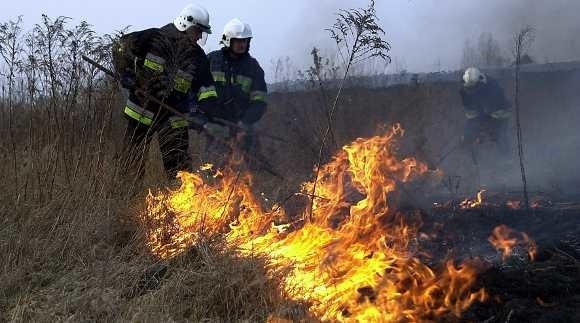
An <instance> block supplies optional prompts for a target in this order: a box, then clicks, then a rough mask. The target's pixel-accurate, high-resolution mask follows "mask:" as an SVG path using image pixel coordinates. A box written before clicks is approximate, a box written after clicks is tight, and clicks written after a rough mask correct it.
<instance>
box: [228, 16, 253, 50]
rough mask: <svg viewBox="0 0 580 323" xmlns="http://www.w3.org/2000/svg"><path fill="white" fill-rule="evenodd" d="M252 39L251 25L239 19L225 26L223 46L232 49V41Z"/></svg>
mask: <svg viewBox="0 0 580 323" xmlns="http://www.w3.org/2000/svg"><path fill="white" fill-rule="evenodd" d="M251 38H252V28H251V27H250V25H249V24H247V23H244V22H242V21H241V20H240V19H238V18H234V19H232V20H230V22H228V23H227V24H226V25H225V26H224V33H223V35H222V40H221V42H220V43H221V44H223V45H224V46H226V47H230V42H231V40H232V39H251Z"/></svg>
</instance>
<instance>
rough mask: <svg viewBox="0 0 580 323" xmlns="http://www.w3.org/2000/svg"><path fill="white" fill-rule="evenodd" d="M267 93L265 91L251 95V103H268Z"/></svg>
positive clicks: (254, 92)
mask: <svg viewBox="0 0 580 323" xmlns="http://www.w3.org/2000/svg"><path fill="white" fill-rule="evenodd" d="M266 95H267V94H266V92H264V91H253V92H252V93H251V94H250V101H261V102H266Z"/></svg>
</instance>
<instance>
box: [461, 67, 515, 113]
mask: <svg viewBox="0 0 580 323" xmlns="http://www.w3.org/2000/svg"><path fill="white" fill-rule="evenodd" d="M459 93H460V95H461V100H462V102H463V108H464V110H465V116H466V117H467V118H468V119H474V118H477V117H484V116H489V117H492V118H494V119H506V118H509V117H510V116H511V104H510V102H509V101H508V99H507V98H506V95H505V93H504V91H503V89H502V88H501V87H500V85H499V83H498V82H497V81H496V80H495V79H493V78H491V77H487V82H479V83H478V84H476V85H474V86H472V87H465V86H464V87H462V88H461V90H460V91H459Z"/></svg>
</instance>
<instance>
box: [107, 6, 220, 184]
mask: <svg viewBox="0 0 580 323" xmlns="http://www.w3.org/2000/svg"><path fill="white" fill-rule="evenodd" d="M209 33H211V28H210V25H209V14H208V12H207V10H206V9H205V8H203V7H202V6H200V5H196V4H191V5H188V6H186V7H185V8H184V9H183V10H182V11H181V12H180V13H179V14H178V15H177V17H176V18H175V19H174V20H173V23H170V24H167V25H165V26H163V27H161V28H150V29H146V30H142V31H136V32H133V33H130V34H127V35H124V36H123V37H121V38H120V39H119V41H118V42H117V43H116V44H115V46H114V48H113V58H114V62H113V63H114V66H115V70H116V72H117V73H118V74H119V76H120V78H121V84H122V86H123V87H124V88H126V89H127V90H128V92H129V99H128V101H127V103H126V104H125V105H124V106H123V113H124V115H125V117H126V118H127V119H128V128H127V131H126V138H125V141H126V145H127V158H126V160H127V161H130V162H128V163H127V165H126V168H127V173H128V175H130V176H131V177H132V178H137V179H139V178H141V177H142V176H143V173H144V168H143V166H144V157H145V153H146V152H147V148H148V146H149V143H150V141H151V138H152V136H153V134H155V133H156V132H157V133H158V134H159V142H160V148H161V156H162V158H163V165H164V167H165V170H166V172H167V174H168V176H169V177H170V178H174V177H175V176H176V174H177V172H178V171H180V170H186V169H188V168H189V167H190V158H189V154H188V142H189V139H188V127H189V124H188V121H187V120H186V119H184V118H180V117H178V116H176V115H173V114H172V113H171V112H169V111H167V110H165V109H163V108H162V107H160V106H159V105H158V104H156V103H155V102H153V101H152V100H150V99H149V98H148V97H154V98H156V99H157V100H160V101H163V102H164V103H166V104H168V105H169V106H172V107H174V108H176V109H178V110H180V112H182V113H189V110H190V108H191V107H190V103H191V97H192V96H195V97H196V101H198V102H197V104H198V106H199V107H200V109H205V110H208V109H211V108H213V107H214V106H215V104H214V103H213V102H212V101H215V100H217V92H216V90H215V87H214V83H213V78H212V76H211V71H210V66H209V61H208V59H207V56H206V55H205V52H204V51H203V49H202V48H201V47H200V45H199V42H200V41H202V40H203V39H204V37H205V36H204V35H207V34H209ZM143 93H145V95H143Z"/></svg>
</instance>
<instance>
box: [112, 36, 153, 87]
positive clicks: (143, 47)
mask: <svg viewBox="0 0 580 323" xmlns="http://www.w3.org/2000/svg"><path fill="white" fill-rule="evenodd" d="M150 34H151V33H150V32H149V31H148V30H146V31H138V32H133V33H129V34H126V35H123V36H122V37H120V38H119V39H118V40H117V41H116V42H114V44H113V48H112V49H113V53H112V54H113V65H114V67H115V72H116V73H117V74H118V75H119V77H120V79H121V84H122V85H123V87H125V88H128V89H130V88H132V87H133V86H134V85H135V78H136V75H137V70H138V69H139V68H140V67H141V65H142V64H143V62H142V60H141V59H140V57H143V56H144V54H143V53H146V52H147V51H148V47H149V40H150V39H149V38H150Z"/></svg>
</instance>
